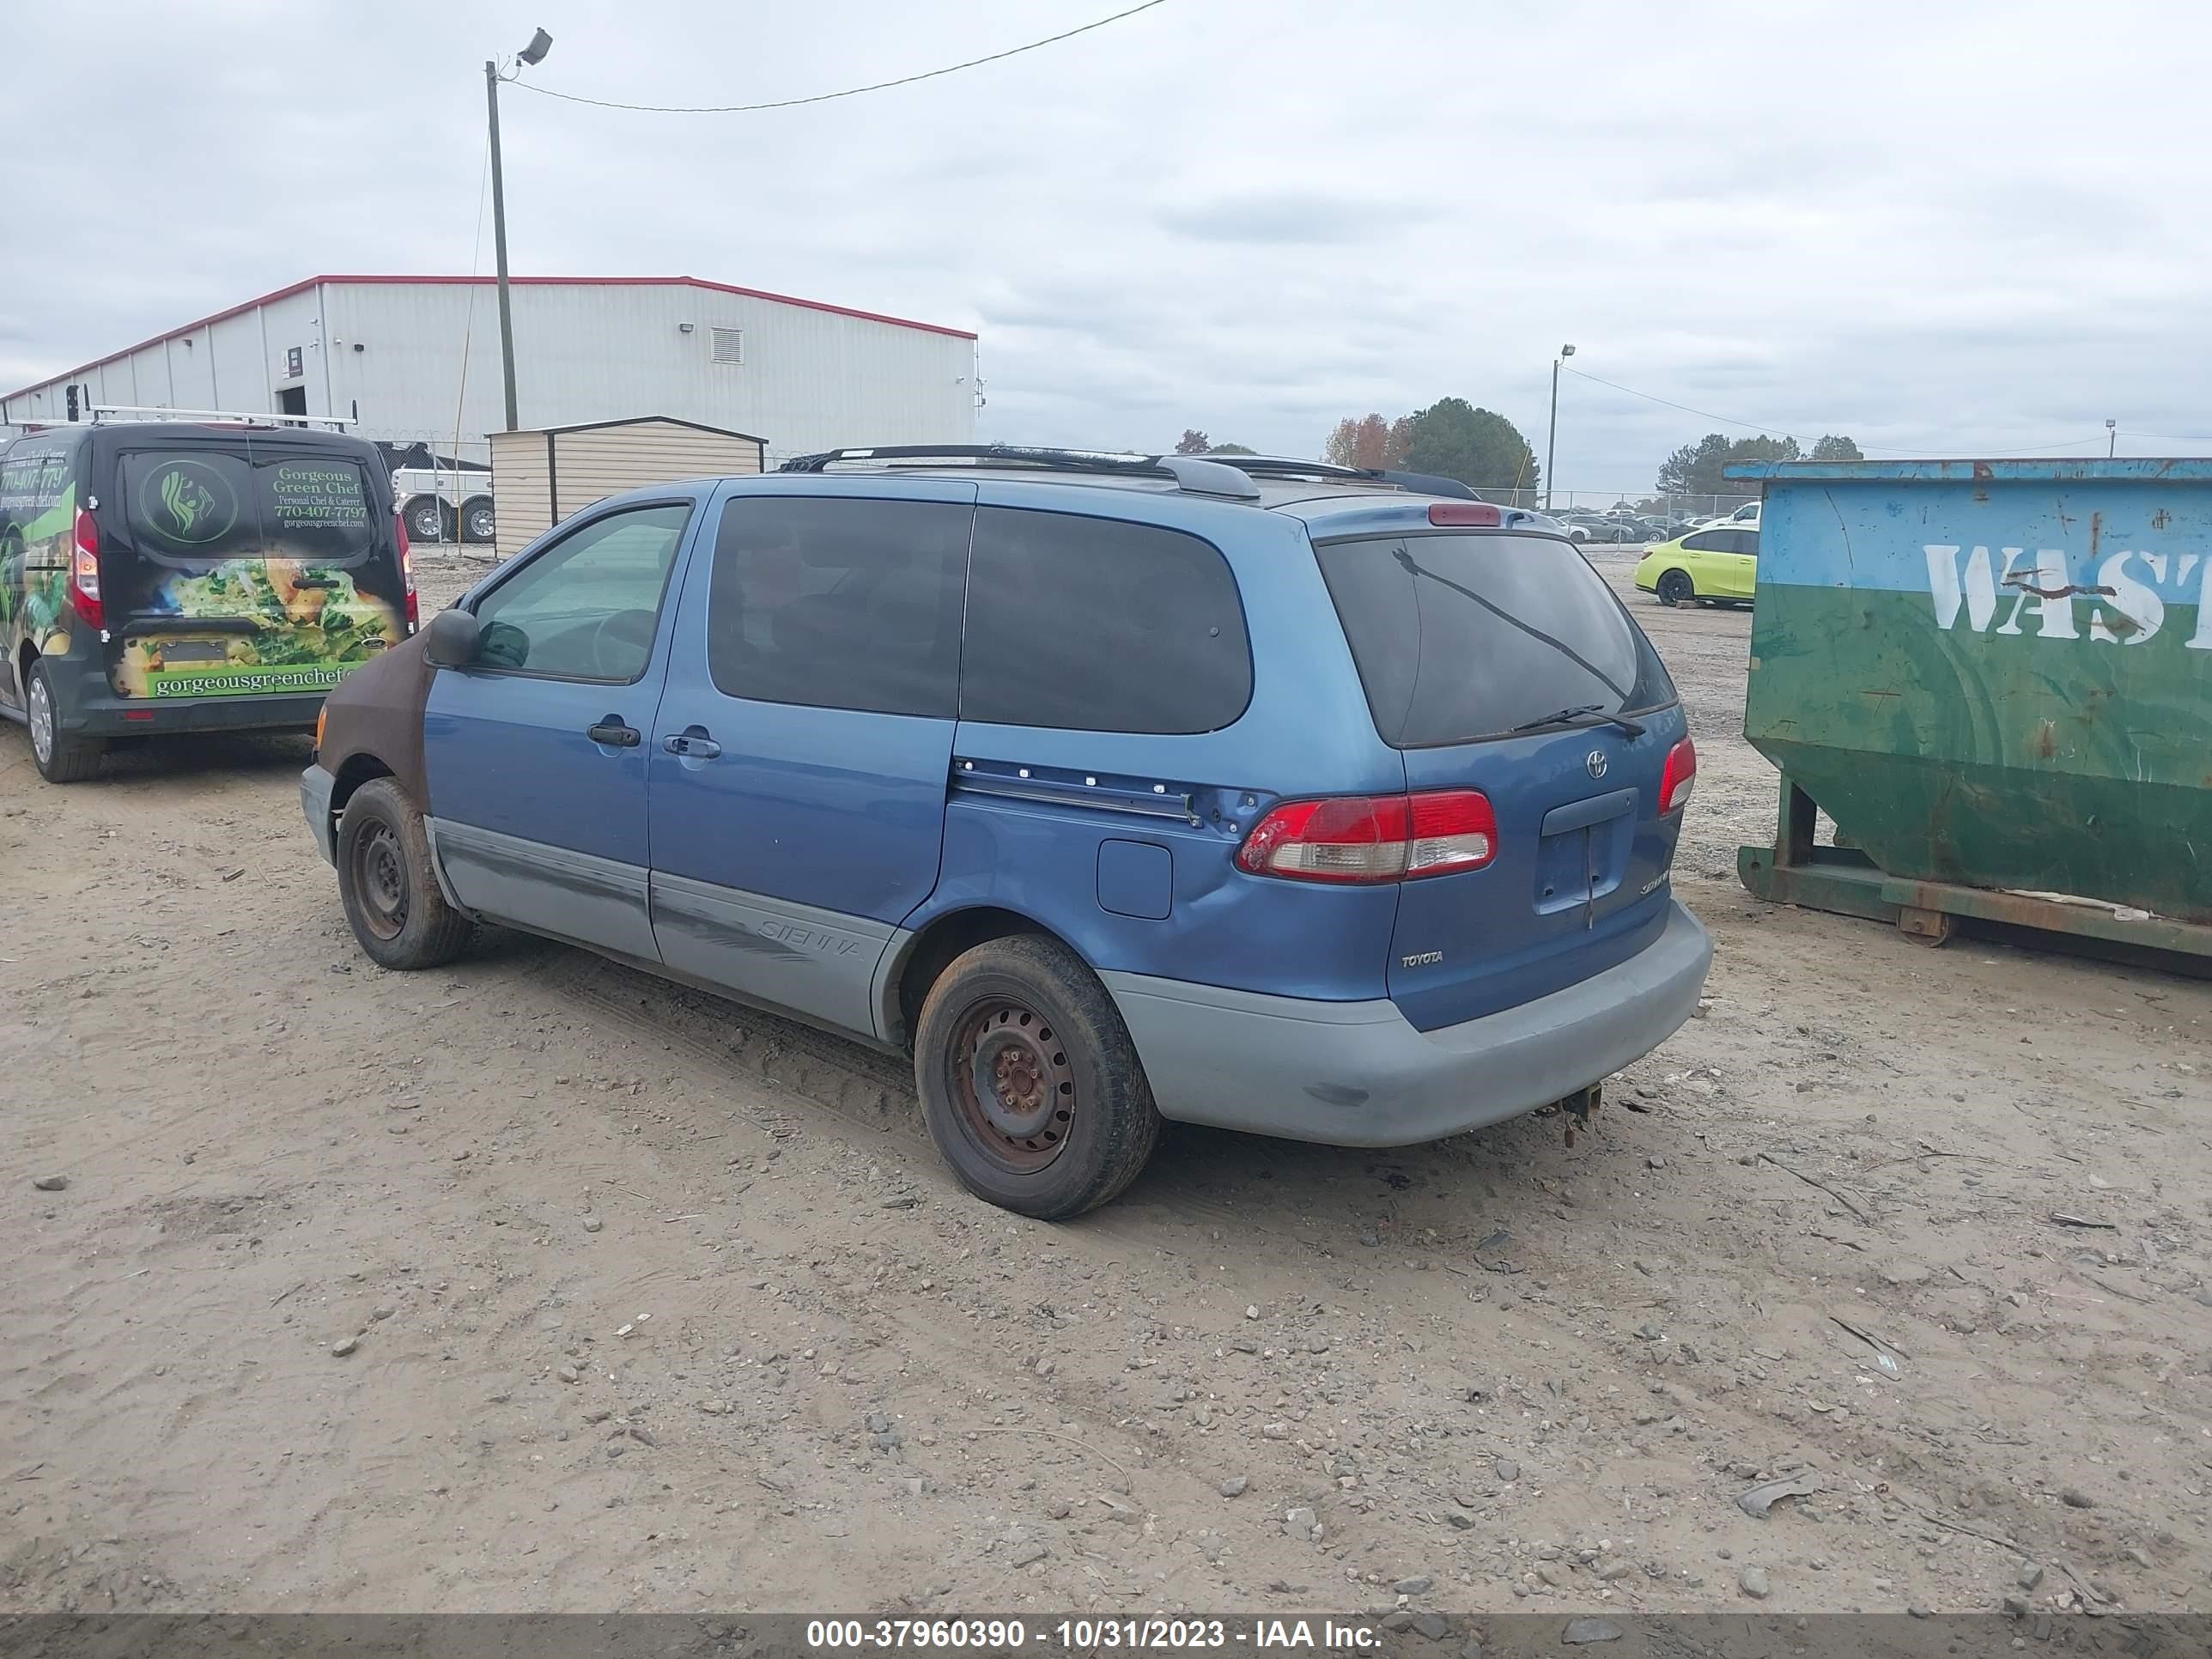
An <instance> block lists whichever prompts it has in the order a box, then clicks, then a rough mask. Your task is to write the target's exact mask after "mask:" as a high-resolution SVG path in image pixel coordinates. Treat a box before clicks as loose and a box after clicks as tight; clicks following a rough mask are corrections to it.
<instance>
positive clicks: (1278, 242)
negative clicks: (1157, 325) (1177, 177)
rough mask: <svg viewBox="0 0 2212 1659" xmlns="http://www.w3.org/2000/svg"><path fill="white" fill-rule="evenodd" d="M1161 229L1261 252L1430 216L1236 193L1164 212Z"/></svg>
mask: <svg viewBox="0 0 2212 1659" xmlns="http://www.w3.org/2000/svg"><path fill="white" fill-rule="evenodd" d="M1428 216H1429V214H1428V210H1425V209H1420V208H1416V207H1412V206H1408V205H1406V204H1394V203H1390V202H1378V201H1376V200H1374V199H1372V198H1371V197H1362V196H1353V195H1335V194H1331V193H1328V192H1325V191H1296V190H1260V191H1249V192H1248V191H1230V192H1227V193H1225V194H1222V195H1218V196H1212V197H1207V198H1206V199H1203V200H1200V201H1196V202H1188V203H1184V204H1180V205H1174V206H1167V207H1163V208H1162V209H1160V210H1159V213H1158V219H1159V222H1160V224H1161V226H1162V227H1163V228H1165V229H1167V230H1168V231H1170V232H1171V233H1173V234H1176V235H1178V236H1188V237H1189V238H1191V239H1193V240H1196V241H1200V242H1236V243H1245V244H1250V245H1254V246H1261V247H1330V246H1344V245H1346V244H1348V243H1354V242H1365V241H1371V240H1374V239H1375V238H1376V236H1377V235H1379V234H1384V233H1389V234H1398V233H1401V232H1403V231H1406V230H1407V229H1410V228H1413V227H1416V226H1418V225H1419V223H1420V222H1422V221H1423V220H1425V219H1426V218H1427V217H1428Z"/></svg>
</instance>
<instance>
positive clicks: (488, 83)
mask: <svg viewBox="0 0 2212 1659" xmlns="http://www.w3.org/2000/svg"><path fill="white" fill-rule="evenodd" d="M484 102H485V104H486V105H487V106H489V109H490V112H491V240H492V246H493V247H494V248H495V250H496V251H497V252H498V256H499V366H500V376H501V380H502V382H503V383H504V384H505V386H506V388H507V425H506V427H505V428H503V429H504V430H506V431H508V432H512V431H513V430H514V429H515V428H517V427H519V426H520V425H521V424H522V422H521V421H520V419H519V418H518V416H516V414H515V408H514V312H513V308H512V307H510V306H509V304H508V302H507V181H506V179H504V178H502V177H501V173H500V165H499V64H498V61H497V60H496V59H495V58H485V59H484Z"/></svg>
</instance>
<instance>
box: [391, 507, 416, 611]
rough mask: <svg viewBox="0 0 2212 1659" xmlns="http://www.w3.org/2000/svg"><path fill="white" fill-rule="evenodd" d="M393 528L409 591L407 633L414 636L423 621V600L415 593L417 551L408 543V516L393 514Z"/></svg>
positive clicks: (401, 572) (400, 562)
mask: <svg viewBox="0 0 2212 1659" xmlns="http://www.w3.org/2000/svg"><path fill="white" fill-rule="evenodd" d="M392 529H393V531H394V532H397V534H398V537H399V575H400V579H401V580H402V582H403V583H404V585H405V586H406V589H407V631H408V632H409V633H410V634H412V633H413V632H414V631H415V629H416V625H417V624H418V623H421V622H422V598H421V596H420V595H419V594H417V593H416V592H415V550H414V549H413V548H412V547H410V545H409V544H408V542H407V515H406V514H405V513H394V514H392Z"/></svg>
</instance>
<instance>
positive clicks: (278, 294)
mask: <svg viewBox="0 0 2212 1659" xmlns="http://www.w3.org/2000/svg"><path fill="white" fill-rule="evenodd" d="M498 281H499V279H498V278H497V277H496V276H310V277H307V279H306V280H305V281H303V282H297V283H293V284H291V286H290V287H289V288H280V289H276V291H275V292H273V293H270V294H264V295H260V296H259V297H258V298H256V299H252V300H247V301H243V302H241V303H240V304H238V305H234V306H232V307H229V308H228V310H225V311H218V312H214V313H210V315H208V316H205V317H203V318H201V319H199V320H197V322H191V323H186V324H185V325H184V326H183V327H182V328H173V329H170V330H169V331H167V332H166V333H161V334H156V335H155V336H154V337H153V338H151V339H149V340H141V341H139V342H138V343H137V345H134V346H125V347H124V348H123V349H122V350H120V351H111V352H109V353H108V354H107V355H106V356H103V357H94V359H93V360H92V361H91V362H85V363H79V364H78V365H77V366H76V368H65V369H64V370H62V371H61V373H59V374H49V375H48V376H47V377H46V379H45V380H34V381H33V382H32V383H31V384H30V385H29V386H18V387H17V388H16V389H15V391H13V392H5V393H0V401H5V400H7V399H11V398H21V397H25V396H27V395H28V394H29V393H31V392H38V391H41V390H43V389H44V388H45V387H47V386H52V385H53V384H54V382H55V381H57V380H74V379H76V376H78V375H80V374H86V373H88V371H90V370H92V369H95V368H99V367H100V365H101V364H102V363H112V362H114V361H115V360H116V359H117V358H118V357H129V356H134V355H135V354H137V353H138V352H141V351H143V350H145V349H147V348H148V347H149V346H157V345H167V343H169V342H170V341H172V340H181V339H183V338H184V337H185V335H187V334H197V333H198V332H199V331H201V330H202V329H204V328H210V327H212V326H214V325H216V324H217V323H222V322H228V320H229V319H231V318H233V317H236V316H239V315H240V314H242V313H246V312H248V311H252V310H253V309H254V308H255V307H257V306H270V305H275V304H276V302H277V301H279V300H289V299H290V298H291V297H292V296H293V295H295V294H305V293H306V292H307V290H308V289H311V288H320V287H323V286H325V284H331V283H359V284H362V285H364V286H370V287H395V286H404V285H415V286H425V287H452V286H455V285H470V286H475V287H479V288H489V287H490V286H492V285H493V284H495V283H497V282H498ZM507 282H508V283H509V284H510V285H512V286H513V287H515V288H674V287H678V286H679V285H680V286H683V287H685V288H702V289H707V290H708V292H710V293H714V294H736V295H742V296H743V297H744V298H745V299H748V300H767V301H771V302H773V303H775V304H776V305H780V306H798V307H801V308H802V309H805V310H807V311H826V312H828V313H830V314H831V315H832V316H835V317H851V318H854V319H857V320H859V321H860V322H864V323H884V324H888V325H890V326H891V327H893V328H913V329H919V330H921V331H922V332H923V333H925V334H943V335H947V336H949V337H951V338H953V339H956V340H972V339H974V338H975V333H974V331H972V330H969V329H964V328H947V327H945V325H943V324H941V323H918V322H915V320H914V319H912V318H908V317H892V316H889V315H886V314H885V313H883V312H879V311H858V310H855V309H854V307H851V306H836V305H831V304H830V303H829V301H826V300H802V299H800V298H799V297H798V296H797V295H791V294H772V293H770V292H769V290H768V289H763V288H739V287H738V285H737V284H735V283H710V282H708V281H707V279H706V278H704V277H703V276H510V277H508V278H507Z"/></svg>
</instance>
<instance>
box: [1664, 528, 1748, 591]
mask: <svg viewBox="0 0 2212 1659" xmlns="http://www.w3.org/2000/svg"><path fill="white" fill-rule="evenodd" d="M1758 577H1759V532H1758V531H1756V530H1745V529H1742V528H1741V527H1739V526H1735V525H1726V524H1711V525H1707V526H1705V528H1703V529H1702V530H1692V531H1691V532H1689V533H1688V534H1686V535H1683V536H1677V537H1676V538H1674V540H1673V541H1671V542H1662V543H1660V544H1659V545H1658V546H1656V547H1654V548H1651V549H1650V550H1647V551H1646V552H1645V553H1644V558H1643V561H1642V562H1640V563H1639V564H1638V566H1637V567H1636V585H1637V586H1638V587H1640V588H1642V589H1643V590H1644V592H1646V593H1656V594H1657V595H1658V596H1659V603H1660V604H1662V605H1687V604H1689V603H1691V602H1692V600H1695V601H1697V602H1698V603H1699V604H1707V605H1710V604H1712V603H1714V602H1716V601H1719V602H1723V603H1727V604H1732V605H1749V604H1750V603H1751V598H1752V588H1753V586H1754V584H1755V583H1756V582H1757V580H1758Z"/></svg>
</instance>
